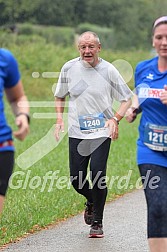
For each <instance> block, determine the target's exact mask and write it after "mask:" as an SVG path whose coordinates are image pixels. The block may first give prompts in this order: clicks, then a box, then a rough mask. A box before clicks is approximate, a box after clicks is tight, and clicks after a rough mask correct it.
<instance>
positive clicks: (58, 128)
mask: <svg viewBox="0 0 167 252" xmlns="http://www.w3.org/2000/svg"><path fill="white" fill-rule="evenodd" d="M60 131H61V132H62V133H63V132H64V122H63V119H57V121H56V127H55V134H54V135H55V138H56V141H59V139H60Z"/></svg>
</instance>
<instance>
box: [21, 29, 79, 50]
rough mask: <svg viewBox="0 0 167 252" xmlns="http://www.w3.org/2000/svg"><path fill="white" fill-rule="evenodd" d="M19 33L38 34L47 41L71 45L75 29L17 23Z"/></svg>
mask: <svg viewBox="0 0 167 252" xmlns="http://www.w3.org/2000/svg"><path fill="white" fill-rule="evenodd" d="M17 26H18V30H19V34H20V35H34V34H35V35H38V36H41V37H43V38H44V39H45V40H46V42H47V43H53V44H60V45H63V46H71V45H72V44H73V43H74V37H75V31H74V29H73V28H70V27H58V26H42V25H31V24H18V25H17Z"/></svg>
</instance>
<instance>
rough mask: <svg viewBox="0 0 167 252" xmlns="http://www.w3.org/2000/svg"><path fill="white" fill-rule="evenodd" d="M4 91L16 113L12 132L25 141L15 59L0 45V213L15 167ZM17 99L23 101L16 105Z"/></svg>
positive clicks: (26, 122) (26, 125)
mask: <svg viewBox="0 0 167 252" xmlns="http://www.w3.org/2000/svg"><path fill="white" fill-rule="evenodd" d="M4 92H5V94H6V97H7V100H8V102H9V104H10V105H11V108H12V111H13V113H14V115H15V116H16V120H15V123H16V125H17V127H18V130H17V131H16V132H14V136H15V137H16V138H17V139H19V140H24V138H25V137H26V135H27V134H28V132H29V107H28V101H27V98H26V96H25V94H24V89H23V85H22V82H21V80H20V73H19V69H18V64H17V61H16V59H15V58H14V56H13V55H12V53H11V52H10V51H8V50H6V49H3V48H0V213H1V211H2V208H3V203H4V199H5V195H6V191H7V188H8V182H9V178H10V176H11V174H12V171H13V166H14V145H13V137H12V130H11V128H10V126H9V125H8V123H7V120H6V116H5V110H4V106H5V103H4V100H3V97H4ZM19 102H23V103H24V104H22V105H19Z"/></svg>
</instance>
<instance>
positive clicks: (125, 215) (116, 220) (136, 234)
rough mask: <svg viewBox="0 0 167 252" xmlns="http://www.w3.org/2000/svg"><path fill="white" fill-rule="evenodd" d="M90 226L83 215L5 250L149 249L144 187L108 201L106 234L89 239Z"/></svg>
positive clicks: (107, 251) (136, 251)
mask: <svg viewBox="0 0 167 252" xmlns="http://www.w3.org/2000/svg"><path fill="white" fill-rule="evenodd" d="M88 233H89V226H87V225H86V224H85V223H84V221H83V214H79V215H77V216H75V217H72V218H69V219H68V220H67V221H64V222H61V223H59V224H58V225H55V226H53V227H51V228H49V229H47V230H42V231H40V232H38V233H35V234H33V235H30V236H28V237H27V238H25V239H23V240H21V241H20V242H17V243H13V244H11V245H9V246H8V247H6V248H5V249H3V250H1V251H3V252H101V251H105V252H133V251H134V252H148V251H149V250H148V245H147V237H146V203H145V198H144V194H143V191H142V190H137V191H135V192H133V193H128V194H126V195H125V196H123V197H121V198H119V199H117V200H115V201H112V202H111V203H107V204H106V206H105V212H104V233H105V237H104V238H100V239H97V238H96V239H93V238H91V239H90V238H88Z"/></svg>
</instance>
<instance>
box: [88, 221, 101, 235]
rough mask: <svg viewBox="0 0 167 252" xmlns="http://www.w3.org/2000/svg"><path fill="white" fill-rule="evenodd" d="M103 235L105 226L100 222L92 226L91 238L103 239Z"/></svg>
mask: <svg viewBox="0 0 167 252" xmlns="http://www.w3.org/2000/svg"><path fill="white" fill-rule="evenodd" d="M102 237H104V234H103V225H102V224H101V223H99V222H98V221H94V222H93V223H92V225H91V229H90V233H89V238H102Z"/></svg>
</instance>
